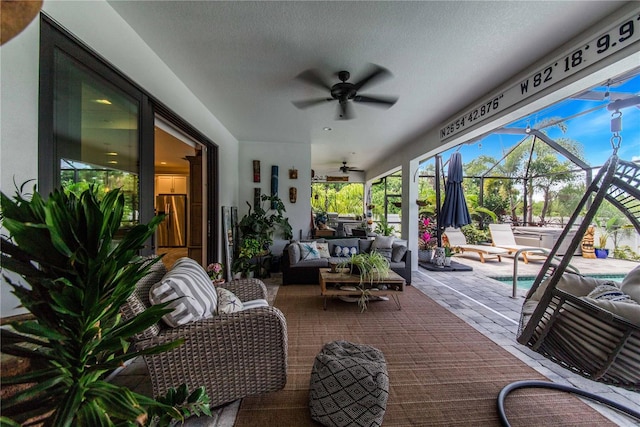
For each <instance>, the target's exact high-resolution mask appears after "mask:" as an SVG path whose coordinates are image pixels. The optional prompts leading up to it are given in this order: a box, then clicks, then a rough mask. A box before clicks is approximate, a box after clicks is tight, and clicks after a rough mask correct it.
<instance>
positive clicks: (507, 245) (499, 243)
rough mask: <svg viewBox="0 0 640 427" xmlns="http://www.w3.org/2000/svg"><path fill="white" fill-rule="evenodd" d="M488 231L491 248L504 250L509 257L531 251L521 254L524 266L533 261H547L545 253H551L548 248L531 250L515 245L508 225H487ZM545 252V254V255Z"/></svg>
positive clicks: (514, 239) (529, 247) (528, 247)
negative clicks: (523, 250) (519, 252)
mask: <svg viewBox="0 0 640 427" xmlns="http://www.w3.org/2000/svg"><path fill="white" fill-rule="evenodd" d="M489 231H490V232H491V241H492V242H493V246H495V247H497V248H502V249H506V250H507V251H508V253H509V254H510V255H511V254H513V253H515V252H518V251H519V250H522V249H531V250H530V251H526V252H522V253H521V255H522V258H523V259H524V263H525V264H528V263H529V261H533V260H542V261H544V260H545V259H547V255H546V253H550V252H551V249H548V248H532V247H531V246H526V245H519V244H517V243H516V238H515V236H514V235H513V231H512V230H511V226H510V225H509V224H489ZM545 251H547V252H546V253H545Z"/></svg>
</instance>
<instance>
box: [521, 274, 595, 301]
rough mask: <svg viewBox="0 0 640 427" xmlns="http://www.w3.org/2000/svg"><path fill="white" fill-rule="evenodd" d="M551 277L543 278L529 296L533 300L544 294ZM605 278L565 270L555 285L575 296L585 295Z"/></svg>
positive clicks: (538, 299) (537, 299)
mask: <svg viewBox="0 0 640 427" xmlns="http://www.w3.org/2000/svg"><path fill="white" fill-rule="evenodd" d="M550 280H551V279H546V280H544V281H543V282H542V283H541V284H540V286H538V289H536V291H535V292H534V294H533V295H532V296H531V299H532V300H534V301H540V298H542V295H544V291H545V290H546V289H547V285H548V284H549V281H550ZM605 282H606V280H602V279H596V278H593V277H588V276H582V275H580V274H576V273H571V272H565V273H564V274H563V275H562V277H561V278H560V280H558V284H557V285H556V288H557V289H561V290H563V291H565V292H567V293H570V294H571V295H575V296H577V297H585V296H587V295H588V294H589V292H591V291H592V290H594V289H595V288H596V286H598V285H600V284H602V283H605Z"/></svg>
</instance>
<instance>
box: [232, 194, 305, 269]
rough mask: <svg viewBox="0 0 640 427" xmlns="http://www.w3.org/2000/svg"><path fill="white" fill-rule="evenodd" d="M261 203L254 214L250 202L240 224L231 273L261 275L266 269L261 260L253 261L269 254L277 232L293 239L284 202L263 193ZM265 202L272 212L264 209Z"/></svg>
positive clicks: (254, 210) (254, 209) (274, 196)
mask: <svg viewBox="0 0 640 427" xmlns="http://www.w3.org/2000/svg"><path fill="white" fill-rule="evenodd" d="M260 200H261V203H260V204H259V205H256V206H255V207H254V208H253V211H252V209H251V204H249V202H247V205H248V206H249V212H248V213H247V214H246V215H245V216H243V217H242V219H241V220H240V222H239V223H238V230H239V231H240V245H239V248H238V253H237V254H236V259H235V260H234V261H233V264H232V266H231V270H232V271H233V272H234V273H241V274H242V275H243V276H244V277H246V276H247V275H248V274H249V273H250V272H251V271H256V272H258V275H260V274H259V273H260V272H262V271H264V270H265V267H264V266H263V265H262V260H260V259H258V260H256V261H251V260H252V259H254V258H256V257H260V256H263V255H268V254H269V245H271V244H273V236H274V234H275V232H276V231H279V232H280V234H281V235H282V237H284V238H285V239H291V238H292V237H293V231H292V229H291V224H289V220H288V219H287V217H285V216H284V213H285V211H286V209H285V207H284V203H282V200H281V199H280V198H279V197H278V196H276V195H271V196H270V195H268V194H263V195H262V196H261V197H260ZM265 202H268V206H269V208H270V209H265V208H264V207H263V206H262V205H263V204H264V203H265ZM269 212H271V213H269Z"/></svg>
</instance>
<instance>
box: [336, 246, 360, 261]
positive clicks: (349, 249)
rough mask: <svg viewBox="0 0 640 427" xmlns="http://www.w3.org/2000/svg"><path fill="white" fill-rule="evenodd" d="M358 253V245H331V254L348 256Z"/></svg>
mask: <svg viewBox="0 0 640 427" xmlns="http://www.w3.org/2000/svg"><path fill="white" fill-rule="evenodd" d="M357 253H358V246H340V245H336V246H334V247H333V254H332V255H333V256H337V257H343V258H350V257H351V256H352V255H356V254H357Z"/></svg>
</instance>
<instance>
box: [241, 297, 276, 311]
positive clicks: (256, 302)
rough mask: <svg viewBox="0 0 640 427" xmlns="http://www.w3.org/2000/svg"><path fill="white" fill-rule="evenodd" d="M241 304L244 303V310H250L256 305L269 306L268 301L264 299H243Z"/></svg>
mask: <svg viewBox="0 0 640 427" xmlns="http://www.w3.org/2000/svg"><path fill="white" fill-rule="evenodd" d="M242 304H243V305H244V310H251V309H252V308H258V307H269V303H268V302H267V300H266V299H252V300H250V301H245V302H243V303H242Z"/></svg>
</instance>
